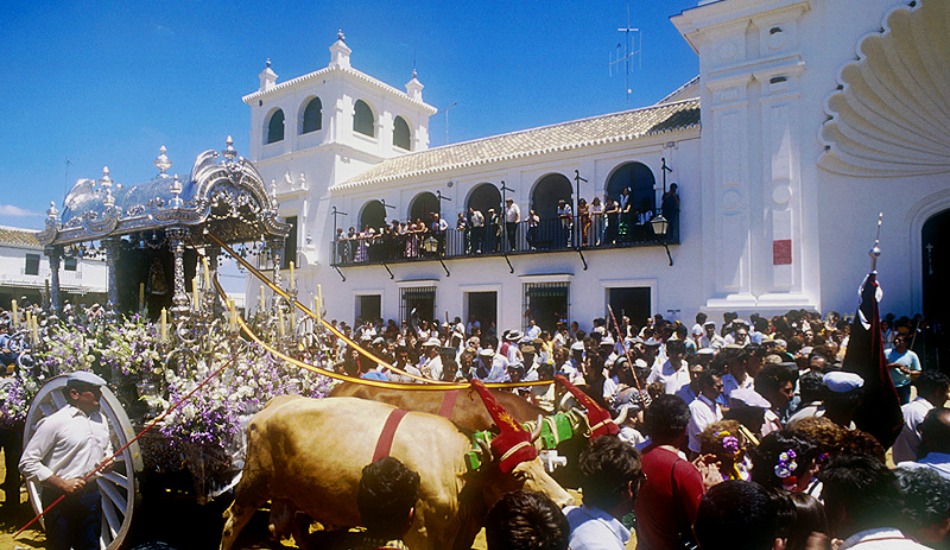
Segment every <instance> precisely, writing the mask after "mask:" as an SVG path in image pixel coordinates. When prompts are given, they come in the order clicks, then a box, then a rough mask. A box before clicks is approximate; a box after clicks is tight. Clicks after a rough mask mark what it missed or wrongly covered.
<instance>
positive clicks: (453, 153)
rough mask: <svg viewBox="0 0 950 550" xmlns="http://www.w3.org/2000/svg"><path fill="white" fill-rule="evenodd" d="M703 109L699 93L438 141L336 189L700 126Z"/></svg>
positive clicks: (371, 169)
mask: <svg viewBox="0 0 950 550" xmlns="http://www.w3.org/2000/svg"><path fill="white" fill-rule="evenodd" d="M699 114H700V111H699V99H695V98H694V99H688V100H684V101H678V102H674V103H666V104H663V105H654V106H650V107H645V108H642V109H635V110H632V111H624V112H621V113H612V114H609V115H601V116H596V117H590V118H584V119H580V120H572V121H569V122H562V123H559V124H554V125H551V126H542V127H540V128H531V129H528V130H521V131H518V132H512V133H509V134H502V135H498V136H491V137H487V138H482V139H477V140H473V141H466V142H463V143H457V144H453V145H447V146H444V147H436V148H434V149H428V150H426V151H421V152H418V153H411V154H408V155H404V156H401V157H396V158H392V159H388V160H386V161H383V162H382V163H380V164H378V165H376V166H374V167H372V168H370V169H369V170H366V171H365V172H363V173H362V174H360V175H358V176H356V177H354V178H351V179H349V180H347V181H345V182H342V183H340V184H337V185H334V186H333V187H331V188H330V190H331V191H341V190H345V189H352V188H354V187H360V186H363V185H370V184H375V183H383V182H389V181H396V180H402V179H407V178H412V177H416V176H420V175H425V174H433V173H438V172H447V171H450V170H457V169H460V168H466V167H471V166H479V165H484V164H490V163H493V162H502V161H506V160H511V159H517V158H524V157H530V156H537V155H543V154H548V153H554V152H558V151H569V150H571V149H577V148H581V147H587V146H591V145H601V144H605V143H612V142H620V141H630V140H635V139H638V138H641V137H644V136H649V135H655V134H661V133H664V132H671V131H675V130H684V129H688V128H692V127H695V126H699V123H700V120H699Z"/></svg>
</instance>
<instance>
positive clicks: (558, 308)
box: [523, 283, 570, 333]
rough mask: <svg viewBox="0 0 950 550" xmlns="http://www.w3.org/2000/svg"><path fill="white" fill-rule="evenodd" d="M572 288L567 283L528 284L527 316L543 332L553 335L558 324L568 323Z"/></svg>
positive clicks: (525, 291)
mask: <svg viewBox="0 0 950 550" xmlns="http://www.w3.org/2000/svg"><path fill="white" fill-rule="evenodd" d="M569 291H570V286H569V285H568V284H567V283H527V284H525V285H524V308H523V311H525V312H526V315H527V316H528V317H529V318H531V319H534V320H535V321H536V322H537V323H538V326H539V327H541V330H546V331H549V332H551V333H553V332H554V331H555V330H557V324H558V322H565V323H566V322H568V320H569V316H568V309H569V308H570V300H569Z"/></svg>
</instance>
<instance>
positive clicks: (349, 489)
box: [221, 396, 573, 550]
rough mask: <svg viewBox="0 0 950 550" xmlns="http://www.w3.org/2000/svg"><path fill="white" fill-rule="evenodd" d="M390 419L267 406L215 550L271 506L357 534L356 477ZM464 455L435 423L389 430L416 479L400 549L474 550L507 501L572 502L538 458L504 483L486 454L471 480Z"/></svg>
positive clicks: (341, 406)
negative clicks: (520, 494) (522, 495)
mask: <svg viewBox="0 0 950 550" xmlns="http://www.w3.org/2000/svg"><path fill="white" fill-rule="evenodd" d="M394 409H395V408H394V407H392V406H391V405H387V404H384V403H378V402H374V401H367V400H362V399H353V398H348V397H330V398H326V399H319V400H315V399H307V398H303V397H299V396H282V397H278V398H275V399H273V400H272V401H271V402H270V403H268V404H267V406H266V407H264V409H263V410H261V411H260V412H259V413H257V414H256V415H255V416H254V418H252V419H251V422H250V425H249V426H248V450H247V462H246V464H245V467H244V475H243V477H242V479H241V481H240V482H239V483H238V485H237V487H236V489H235V499H234V502H233V503H232V504H231V506H230V507H229V508H228V510H227V511H226V512H225V514H224V519H225V524H224V530H223V533H222V537H221V549H222V550H230V548H231V547H232V545H233V544H234V542H235V540H236V538H237V536H238V534H239V533H240V531H241V529H243V527H244V526H245V525H246V524H247V522H248V520H250V518H251V516H252V515H253V514H254V513H255V511H256V510H257V509H258V508H259V507H260V506H262V505H263V504H264V503H265V502H267V501H268V500H274V503H275V505H276V506H277V507H278V508H281V509H286V508H288V507H291V508H294V509H297V510H300V511H302V512H304V513H306V514H307V515H309V516H310V517H311V518H313V519H314V520H315V521H319V522H320V523H322V524H323V525H324V526H327V527H329V528H343V527H350V526H355V525H359V523H360V516H359V511H358V510H357V506H356V495H357V492H358V487H359V481H360V475H361V470H362V468H363V466H365V465H366V464H368V463H369V462H370V461H371V460H372V457H373V453H374V450H375V447H376V444H377V441H378V439H379V436H380V434H381V432H382V430H383V426H384V424H385V423H386V420H387V418H388V417H389V415H390V413H391V412H392V411H393V410H394ZM493 449H494V448H493ZM470 450H471V441H470V439H469V438H468V437H467V436H466V435H465V434H463V433H462V432H461V431H459V429H458V428H457V427H456V426H455V425H454V424H452V423H451V422H450V421H449V420H447V419H445V418H442V417H440V416H435V415H431V414H426V413H419V412H410V413H408V414H406V415H405V417H403V419H402V422H401V423H400V424H399V426H398V428H397V429H396V432H395V435H394V439H393V443H392V448H391V450H390V453H389V454H390V456H393V457H396V458H398V459H399V460H401V461H402V462H403V463H404V464H405V465H406V466H408V467H409V468H411V469H413V470H415V471H416V472H418V473H419V475H420V476H421V478H422V479H421V486H420V489H419V492H420V500H419V502H418V503H417V506H416V516H415V519H414V520H413V523H412V527H411V528H410V531H409V533H408V534H407V535H406V539H405V540H406V543H407V544H408V545H409V547H410V548H412V549H413V550H426V549H433V550H434V549H438V550H442V549H448V548H454V549H467V548H471V544H472V542H473V541H474V540H475V535H476V534H477V533H478V530H479V529H480V528H481V525H482V522H483V520H484V517H485V514H486V513H487V511H488V509H489V508H490V507H491V505H492V504H494V502H495V501H497V500H498V499H499V498H500V497H501V495H503V494H504V493H506V492H508V491H512V490H517V489H521V488H524V489H527V490H531V491H537V492H541V493H544V494H546V495H548V496H549V497H551V499H553V500H554V501H555V502H557V503H558V504H559V505H566V504H569V503H570V502H572V500H573V499H572V498H571V496H570V495H569V494H568V493H567V492H566V491H565V490H564V489H563V488H561V487H560V486H559V485H558V484H557V483H556V482H555V481H554V480H553V479H551V477H550V476H548V474H547V473H545V471H544V468H543V467H542V465H541V461H540V460H539V459H538V458H536V455H535V458H533V459H532V460H527V461H524V462H521V463H519V464H517V465H516V466H514V468H513V469H512V470H511V471H510V472H508V473H502V469H500V468H499V465H498V462H497V460H496V459H495V457H494V456H493V453H492V452H491V451H489V450H488V449H487V448H483V453H484V454H483V459H484V460H485V461H486V463H485V464H483V466H482V468H480V469H479V470H478V471H475V472H471V471H469V470H468V468H467V466H466V463H465V460H464V457H465V454H466V453H467V452H468V451H470ZM496 452H497V450H496ZM488 459H490V462H489V461H488ZM272 527H273V526H272Z"/></svg>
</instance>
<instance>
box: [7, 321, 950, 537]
mask: <svg viewBox="0 0 950 550" xmlns="http://www.w3.org/2000/svg"><path fill="white" fill-rule="evenodd" d="M33 309H34V310H35V313H36V314H37V315H40V314H41V313H40V311H39V309H38V308H33ZM64 313H65V315H63V317H65V318H67V319H73V321H76V322H78V321H80V320H83V321H85V322H88V320H89V319H90V318H94V317H96V316H100V315H102V312H101V308H75V309H71V310H70V311H68V312H64ZM10 324H11V323H10V312H6V311H0V343H9V342H10V341H11V339H10V337H9V328H10ZM332 324H333V325H335V326H336V328H338V329H339V330H340V332H341V333H343V334H344V335H346V336H347V338H346V339H344V338H335V337H327V336H326V335H327V334H329V333H324V334H323V335H321V338H320V339H319V340H318V341H314V342H312V343H311V344H312V345H311V346H309V347H308V346H302V348H303V349H304V350H305V351H304V353H306V350H307V349H317V348H321V349H322V350H323V351H322V352H321V353H322V354H323V357H324V360H325V363H324V365H325V366H326V367H327V368H332V369H334V370H337V371H338V372H341V373H346V374H348V375H351V376H361V377H364V378H374V379H379V380H394V381H404V382H419V381H420V379H421V380H422V381H424V380H425V379H431V380H442V381H463V380H471V379H479V380H482V381H485V382H512V383H515V384H517V383H518V382H521V381H531V380H550V379H552V378H553V377H554V375H555V374H560V375H562V376H564V377H566V378H567V379H569V380H570V381H571V382H572V383H573V384H574V385H576V386H578V387H580V388H581V389H582V390H583V391H585V392H586V393H587V394H588V395H589V396H590V397H591V398H593V399H594V400H595V401H596V402H597V403H598V404H599V405H601V406H602V407H604V408H606V409H608V410H609V411H610V412H611V413H612V414H613V415H615V416H616V417H618V418H623V419H624V420H623V423H622V425H620V426H619V433H618V434H617V435H616V436H613V435H611V436H603V437H599V438H597V439H594V440H592V441H590V444H589V447H588V448H587V449H586V450H585V451H584V452H583V453H582V454H581V456H580V459H579V466H580V470H581V473H582V480H581V492H582V498H583V502H582V504H581V505H579V506H576V507H569V508H566V509H564V510H560V509H558V508H557V507H556V506H555V505H554V504H553V503H552V502H550V501H549V500H547V499H546V497H543V496H541V495H536V494H532V493H525V492H519V493H512V494H509V495H507V496H506V497H505V498H503V499H502V500H501V501H500V502H499V503H498V504H497V505H496V506H495V509H493V510H492V512H491V513H489V515H488V517H487V524H486V536H487V541H488V544H489V548H493V549H501V548H512V549H519V548H525V549H528V548H530V549H548V548H551V549H554V548H558V549H564V548H567V547H568V545H569V546H570V548H572V549H573V550H584V549H587V548H618V549H619V548H624V547H625V545H626V544H628V542H629V539H630V538H631V536H633V535H632V533H635V536H636V541H637V544H638V548H644V549H652V548H664V549H665V548H671V549H672V548H703V549H710V548H786V549H795V548H815V549H817V548H836V549H846V548H852V547H856V548H860V549H864V548H870V549H873V548H921V547H922V546H921V544H924V545H927V546H929V547H933V548H946V547H948V537H947V533H948V531H950V409H948V408H946V401H947V399H948V392H950V379H948V377H947V376H946V375H945V374H943V373H941V372H940V370H939V368H937V367H938V366H937V365H926V364H923V362H922V361H921V360H920V357H918V355H917V354H916V353H915V352H914V350H913V348H914V347H915V344H916V343H917V332H918V331H919V329H920V326H921V324H922V323H921V320H920V319H918V318H914V319H910V318H899V319H897V318H894V317H893V316H890V315H889V316H886V317H885V318H884V319H883V320H882V330H883V336H884V339H885V342H886V348H887V349H886V356H887V368H888V370H889V371H890V374H891V377H892V380H893V382H894V385H895V387H896V388H897V389H898V393H899V394H900V396H901V400H902V402H903V403H904V405H903V407H902V412H903V415H904V425H903V427H902V430H901V432H900V434H899V435H898V436H897V439H896V441H894V442H893V446H892V447H891V445H890V443H889V442H888V443H887V447H885V445H882V444H881V442H880V441H878V440H877V439H875V437H873V436H871V435H870V434H868V433H865V432H863V431H861V430H859V429H857V427H856V425H855V422H854V418H855V411H856V410H857V407H858V406H859V404H860V403H861V401H862V399H864V392H863V390H864V386H865V380H863V379H862V378H861V377H860V376H859V375H857V374H854V373H851V372H846V371H845V370H843V369H842V361H843V359H844V357H845V355H846V353H847V348H848V344H849V340H850V327H851V325H850V322H849V320H848V319H842V318H841V316H840V315H838V314H837V313H835V312H830V313H829V314H827V315H825V316H821V315H819V314H818V313H815V312H808V311H790V312H788V313H787V314H785V315H780V316H775V317H771V318H766V317H762V316H759V315H752V316H751V317H750V318H749V319H748V320H745V319H741V318H739V316H738V315H736V314H735V313H726V314H724V316H723V318H722V320H721V321H720V320H716V319H711V318H710V317H708V316H707V315H705V314H703V313H699V314H697V315H696V317H695V322H694V323H682V322H679V321H670V320H667V319H664V318H663V317H662V316H659V315H657V316H655V317H652V318H650V319H647V320H645V321H644V323H643V324H642V325H637V324H635V323H634V322H633V321H632V320H631V319H629V318H622V319H621V320H620V322H619V324H614V323H610V322H608V321H607V320H606V319H600V318H598V319H594V320H592V322H591V324H590V325H589V326H587V327H583V328H582V327H581V326H580V325H579V324H578V323H576V322H575V323H571V324H567V323H559V324H558V326H557V328H556V330H554V331H546V330H543V329H542V328H541V327H540V326H538V324H537V323H536V322H535V321H534V320H531V319H529V320H528V322H527V323H526V326H525V327H523V329H510V330H505V331H501V332H500V333H499V331H497V330H496V329H495V327H493V326H486V327H483V326H482V325H481V324H480V323H479V322H478V321H476V320H475V319H474V318H472V319H470V320H469V321H468V322H463V321H462V320H461V318H459V317H456V318H454V319H453V320H452V321H450V322H439V321H432V322H429V321H426V320H420V319H415V318H413V319H411V320H407V321H406V322H403V323H400V324H397V323H396V322H395V321H394V320H390V321H388V322H386V323H383V322H382V321H381V320H375V321H366V322H361V323H358V324H356V326H353V327H351V326H349V325H347V324H346V323H343V322H338V321H332ZM348 340H349V341H356V342H359V344H360V348H362V350H358V349H356V348H354V347H352V346H350V345H349V344H348ZM0 352H3V353H14V352H15V350H10V349H9V348H5V349H0ZM367 352H368V353H367ZM391 367H395V368H391ZM80 382H82V381H81V380H80V381H77V384H79V383H80ZM97 382H98V381H97ZM80 386H81V384H80ZM555 386H556V385H555V384H550V385H532V386H525V387H518V386H515V387H514V388H513V389H512V391H513V392H515V393H518V394H520V395H522V396H523V397H524V398H525V399H527V400H529V401H531V402H533V403H535V404H537V405H539V406H540V407H542V408H544V409H546V410H548V411H554V410H556V409H557V408H558V407H559V406H560V405H562V404H561V403H559V402H558V401H559V399H558V398H559V397H560V396H559V395H557V394H556V393H555ZM79 389H80V390H83V389H84V387H79ZM77 395H78V396H85V395H86V394H85V393H83V391H79V392H78V393H77ZM77 398H78V397H77ZM889 448H890V456H888V454H887V452H888V450H889ZM30 456H33V455H30ZM97 457H98V455H97ZM28 466H29V465H28ZM889 466H890V467H889ZM400 468H401V465H397V464H394V463H392V462H391V460H390V462H387V463H386V464H383V465H379V466H378V467H374V468H371V469H370V470H369V472H368V475H371V476H375V479H376V481H375V482H372V481H367V483H368V484H369V485H368V486H367V488H366V490H368V491H371V492H372V494H373V495H374V496H373V498H372V499H370V500H368V501H367V502H368V504H367V506H368V508H367V509H368V510H370V511H368V512H366V513H367V514H375V515H376V516H377V517H378V518H383V519H378V521H377V520H367V521H366V526H367V527H368V528H370V531H368V532H367V533H373V534H374V538H373V539H372V543H373V544H375V545H376V546H374V547H378V548H403V547H404V545H403V546H399V545H398V544H397V543H398V539H399V538H400V536H401V535H402V534H404V533H405V531H404V529H408V526H409V524H410V523H411V517H412V515H411V514H412V511H411V508H412V506H413V504H414V503H415V496H414V495H411V498H410V497H407V496H406V492H407V491H408V492H411V491H413V490H418V489H417V488H418V475H414V474H413V473H412V472H405V471H402V470H401V469H400ZM402 468H404V467H402ZM8 472H9V469H8ZM418 474H419V475H425V472H419V473H418ZM393 477H395V478H396V479H399V480H401V481H399V483H395V484H394V483H390V482H391V481H392V478H393ZM373 483H376V486H375V488H374V486H373V485H372V484H373ZM413 487H415V488H416V489H413ZM361 490H362V488H361ZM387 491H395V492H396V494H394V496H392V498H394V499H395V500H393V501H390V500H387V498H390V497H387ZM387 502H392V503H393V504H392V505H382V506H381V505H379V504H380V503H387ZM372 503H376V504H377V505H376V506H371V504H372ZM362 506H363V505H362V504H361V507H362ZM400 510H401V511H400ZM390 513H396V514H397V515H396V516H395V520H393V519H392V518H391V517H390V519H389V520H386V519H385V518H384V516H386V517H388V514H390ZM407 518H408V521H407ZM374 521H376V523H374ZM372 526H378V527H372ZM390 543H391V544H392V545H390Z"/></svg>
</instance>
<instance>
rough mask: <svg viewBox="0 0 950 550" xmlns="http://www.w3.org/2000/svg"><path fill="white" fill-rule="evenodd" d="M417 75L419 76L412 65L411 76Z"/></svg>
mask: <svg viewBox="0 0 950 550" xmlns="http://www.w3.org/2000/svg"><path fill="white" fill-rule="evenodd" d="M417 76H419V73H418V72H416V68H415V67H413V68H412V78H416V77H417Z"/></svg>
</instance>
